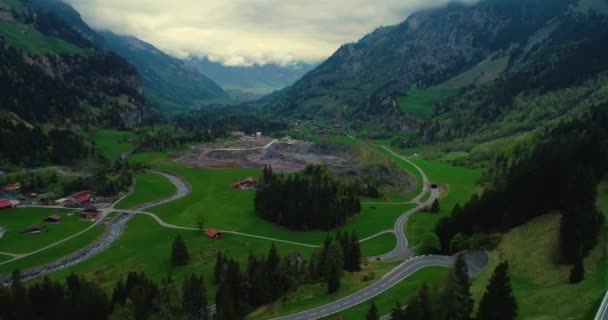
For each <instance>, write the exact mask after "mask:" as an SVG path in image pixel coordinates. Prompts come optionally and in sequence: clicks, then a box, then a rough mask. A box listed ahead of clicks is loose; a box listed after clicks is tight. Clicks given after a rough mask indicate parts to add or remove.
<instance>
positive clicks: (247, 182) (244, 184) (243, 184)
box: [232, 177, 257, 189]
mask: <svg viewBox="0 0 608 320" xmlns="http://www.w3.org/2000/svg"><path fill="white" fill-rule="evenodd" d="M256 182H257V181H256V179H255V178H254V177H247V178H245V179H243V180H241V181H237V182H235V183H233V184H232V188H233V189H249V188H253V187H255V184H256Z"/></svg>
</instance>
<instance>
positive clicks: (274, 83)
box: [185, 57, 314, 95]
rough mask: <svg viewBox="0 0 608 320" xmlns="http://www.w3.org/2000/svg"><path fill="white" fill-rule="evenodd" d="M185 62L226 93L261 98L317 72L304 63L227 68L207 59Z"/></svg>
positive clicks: (190, 59)
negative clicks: (238, 93)
mask: <svg viewBox="0 0 608 320" xmlns="http://www.w3.org/2000/svg"><path fill="white" fill-rule="evenodd" d="M185 62H186V64H188V65H190V66H192V67H194V68H196V69H197V70H198V71H199V72H201V73H202V74H204V75H206V76H207V77H209V78H211V79H213V80H214V81H215V82H217V83H218V84H219V85H221V86H222V87H223V88H224V89H226V90H231V91H234V90H241V91H253V92H258V95H260V94H267V93H270V92H272V91H274V90H279V89H282V88H284V87H286V86H289V85H291V84H293V83H294V82H296V81H297V80H299V79H300V78H301V77H302V76H303V75H304V74H306V72H308V71H310V70H311V69H313V68H314V65H312V64H308V63H302V62H299V63H294V64H291V65H287V66H280V65H277V64H273V63H269V64H264V65H252V66H225V65H223V64H221V63H219V62H213V61H210V60H209V59H207V58H206V57H203V58H199V57H190V58H188V59H186V60H185Z"/></svg>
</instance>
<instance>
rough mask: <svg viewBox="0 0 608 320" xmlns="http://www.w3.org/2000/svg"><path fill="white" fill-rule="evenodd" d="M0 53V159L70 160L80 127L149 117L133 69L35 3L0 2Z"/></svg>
mask: <svg viewBox="0 0 608 320" xmlns="http://www.w3.org/2000/svg"><path fill="white" fill-rule="evenodd" d="M0 56H1V59H0V88H1V89H0V90H2V92H1V94H0V122H1V123H2V126H1V127H2V134H0V139H1V143H0V146H1V147H0V148H1V154H0V161H3V162H9V163H13V164H23V165H34V164H42V163H46V162H55V163H72V162H73V161H75V160H77V159H79V158H81V157H83V156H86V155H87V153H88V151H90V149H91V145H90V143H89V142H88V141H87V138H86V137H85V136H84V134H83V132H84V130H86V128H87V127H89V126H92V125H98V126H108V127H117V128H133V127H136V126H139V125H142V124H145V123H147V122H149V121H150V120H151V119H152V118H153V114H152V113H151V112H150V110H149V108H148V107H147V106H146V103H145V100H144V98H143V96H142V90H143V89H142V85H141V80H140V79H139V76H138V75H137V72H136V70H135V68H133V67H132V66H131V65H129V64H128V63H127V62H126V61H125V60H123V59H122V58H120V57H118V56H117V55H115V54H113V53H111V52H106V51H101V50H99V49H96V48H95V45H94V44H93V43H92V42H91V41H90V40H89V39H87V38H85V37H84V36H83V35H82V34H81V33H80V32H78V31H76V30H75V29H73V28H72V27H71V26H70V25H68V24H67V23H66V22H64V21H63V20H61V19H60V18H59V17H58V16H56V15H55V14H53V13H49V12H47V11H45V10H43V9H42V8H39V7H37V6H33V5H31V4H29V3H25V2H20V1H6V0H2V1H0Z"/></svg>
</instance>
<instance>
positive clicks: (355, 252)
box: [350, 231, 361, 272]
mask: <svg viewBox="0 0 608 320" xmlns="http://www.w3.org/2000/svg"><path fill="white" fill-rule="evenodd" d="M350 245H351V255H352V256H351V262H352V263H351V269H350V271H352V272H357V271H361V245H360V244H359V237H358V236H357V233H356V232H354V231H353V233H352V235H351V237H350Z"/></svg>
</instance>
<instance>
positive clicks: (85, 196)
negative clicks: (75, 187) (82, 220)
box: [68, 191, 91, 204]
mask: <svg viewBox="0 0 608 320" xmlns="http://www.w3.org/2000/svg"><path fill="white" fill-rule="evenodd" d="M68 198H69V199H72V200H74V201H76V202H80V203H81V204H83V203H87V202H89V201H91V193H90V192H89V191H80V192H76V193H74V194H71V195H70V196H68Z"/></svg>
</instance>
